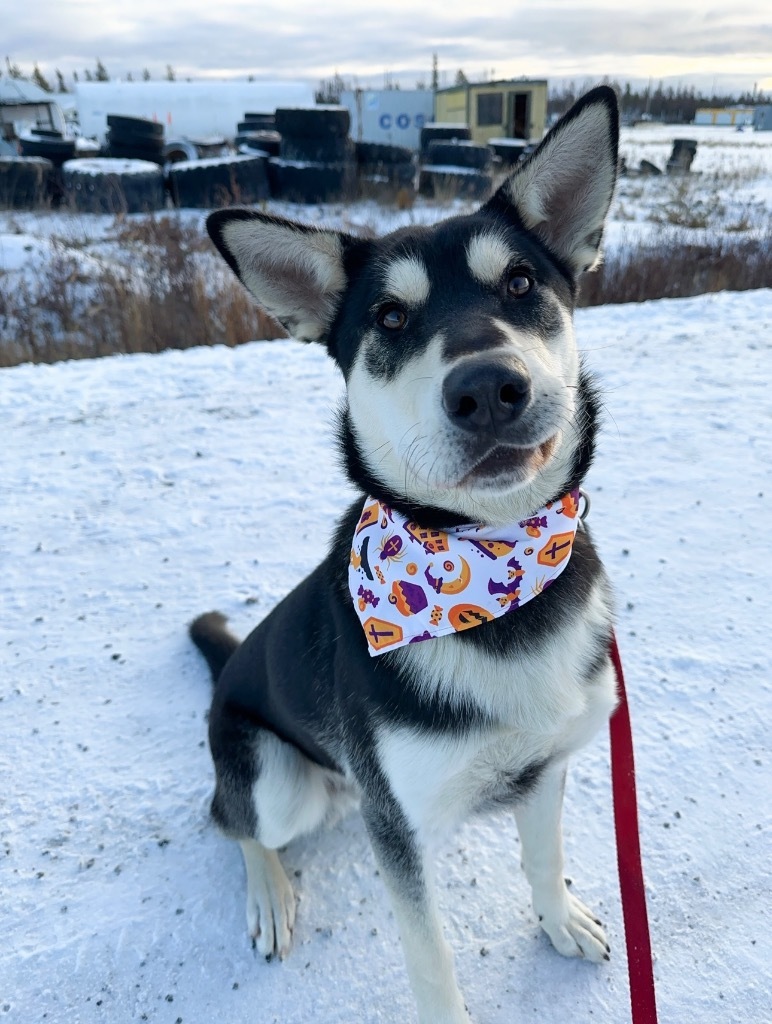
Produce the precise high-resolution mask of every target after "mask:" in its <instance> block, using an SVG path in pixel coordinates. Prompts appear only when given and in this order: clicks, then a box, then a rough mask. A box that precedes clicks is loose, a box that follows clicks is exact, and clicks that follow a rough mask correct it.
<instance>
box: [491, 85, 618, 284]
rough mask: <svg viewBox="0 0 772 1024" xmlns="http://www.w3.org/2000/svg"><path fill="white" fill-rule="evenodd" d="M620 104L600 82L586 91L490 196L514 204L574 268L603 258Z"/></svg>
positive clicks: (576, 272) (496, 204)
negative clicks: (604, 232) (602, 239)
mask: <svg viewBox="0 0 772 1024" xmlns="http://www.w3.org/2000/svg"><path fill="white" fill-rule="evenodd" d="M618 149H619V108H618V106H617V99H616V96H615V95H614V91H613V90H612V89H610V88H609V87H608V86H604V85H602V86H599V87H598V88H597V89H593V90H592V91H591V92H588V93H587V94H586V95H585V96H583V97H582V98H581V99H580V100H579V101H578V102H577V103H575V104H574V106H573V107H572V108H571V109H570V110H569V111H568V113H567V114H566V115H565V117H563V118H562V119H561V120H560V121H558V123H557V124H556V125H555V127H554V128H553V129H552V130H551V131H550V132H549V133H548V134H547V136H546V137H545V138H544V140H543V141H542V142H541V143H540V145H539V147H538V148H537V149H536V150H535V151H534V152H533V153H532V154H531V156H530V157H528V159H527V160H526V161H525V162H524V163H523V164H522V165H521V166H520V167H519V168H518V169H517V170H516V171H515V173H514V174H513V175H511V177H509V178H508V179H507V181H505V182H504V184H503V185H502V186H501V188H500V189H499V190H498V192H497V193H496V194H495V195H494V196H493V198H492V199H491V200H490V206H491V207H493V208H496V207H498V208H500V207H501V204H502V203H503V204H505V205H508V206H510V207H514V208H515V212H516V213H517V216H518V218H519V219H520V221H521V222H522V224H523V225H524V226H525V227H526V228H528V230H530V231H533V232H534V233H535V234H537V235H538V236H539V237H540V238H541V240H542V241H543V242H544V243H545V245H546V246H547V248H548V249H550V250H551V251H552V252H553V253H554V254H555V255H556V256H557V257H558V258H559V259H560V260H562V261H563V262H564V263H565V264H566V265H567V267H568V269H569V270H570V271H571V273H572V274H573V276H574V278H576V277H578V276H579V274H581V273H582V272H583V271H585V270H592V269H593V268H594V267H596V266H597V265H598V263H599V262H600V259H601V250H600V243H601V238H602V235H603V224H604V221H605V219H606V214H607V213H608V208H609V204H610V203H611V199H612V196H613V194H614V186H615V184H616V179H617V159H618Z"/></svg>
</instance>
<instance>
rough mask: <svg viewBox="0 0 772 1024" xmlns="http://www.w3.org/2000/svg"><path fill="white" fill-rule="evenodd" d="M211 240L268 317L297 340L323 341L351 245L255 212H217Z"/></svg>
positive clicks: (329, 234) (334, 235)
mask: <svg viewBox="0 0 772 1024" xmlns="http://www.w3.org/2000/svg"><path fill="white" fill-rule="evenodd" d="M206 227H207V230H208V232H209V237H210V238H211V239H212V241H213V242H214V244H215V245H216V246H217V248H218V249H219V250H220V253H221V254H222V256H223V257H224V259H225V260H226V261H227V263H228V265H229V266H230V267H231V269H232V270H233V271H234V272H235V273H236V275H237V277H238V278H239V280H240V281H241V282H242V284H244V285H245V286H246V287H247V288H248V289H249V291H250V292H251V293H252V294H253V295H254V297H255V298H256V299H257V301H258V302H259V303H260V305H261V306H262V307H263V309H265V311H266V312H267V313H270V314H271V316H273V317H275V318H276V319H277V320H278V321H279V323H281V324H282V326H283V327H285V328H286V329H287V331H288V332H289V333H290V334H291V335H292V337H293V338H298V339H299V340H301V341H324V340H325V338H326V336H327V332H328V331H329V329H330V326H331V324H332V321H333V319H334V317H335V312H336V310H337V307H338V302H339V300H340V296H341V294H342V292H343V290H344V288H345V286H346V272H345V269H344V253H345V250H346V248H347V247H348V246H349V245H351V244H354V242H355V240H354V239H353V238H349V237H348V236H347V235H343V234H341V233H339V232H337V231H324V230H320V229H318V228H311V227H306V226H305V225H303V224H295V223H293V222H292V221H289V220H284V219H283V218H281V217H269V216H268V215H267V214H263V213H257V212H255V211H254V210H238V209H236V210H218V211H217V212H216V213H212V214H210V216H209V217H208V218H207V221H206Z"/></svg>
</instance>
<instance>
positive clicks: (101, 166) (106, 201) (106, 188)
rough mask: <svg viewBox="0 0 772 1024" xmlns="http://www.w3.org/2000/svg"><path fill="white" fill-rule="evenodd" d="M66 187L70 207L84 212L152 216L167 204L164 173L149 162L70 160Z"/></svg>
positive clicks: (64, 176) (64, 181)
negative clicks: (149, 214) (148, 214)
mask: <svg viewBox="0 0 772 1024" xmlns="http://www.w3.org/2000/svg"><path fill="white" fill-rule="evenodd" d="M62 187H63V189H64V199H65V202H66V204H67V206H68V207H69V208H70V209H71V210H77V211H78V212H80V213H107V214H112V215H120V214H126V213H152V212H153V211H155V210H162V209H163V208H164V206H165V205H166V192H165V187H164V175H163V171H162V170H161V168H160V167H159V166H158V165H157V164H156V163H152V162H150V161H149V160H118V159H116V158H114V157H113V158H109V157H96V158H94V159H89V160H70V161H68V162H67V163H66V164H64V165H63V167H62Z"/></svg>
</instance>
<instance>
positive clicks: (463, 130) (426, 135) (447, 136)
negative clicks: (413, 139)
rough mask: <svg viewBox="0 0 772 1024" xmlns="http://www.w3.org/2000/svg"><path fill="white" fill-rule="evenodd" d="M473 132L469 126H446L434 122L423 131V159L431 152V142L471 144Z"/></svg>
mask: <svg viewBox="0 0 772 1024" xmlns="http://www.w3.org/2000/svg"><path fill="white" fill-rule="evenodd" d="M471 138H472V130H471V128H470V127H469V125H468V124H460V123H459V124H444V123H442V122H439V121H433V122H432V123H431V124H425V125H424V126H423V128H422V129H421V157H422V158H423V157H424V156H426V154H427V152H428V151H429V143H430V142H469V141H471Z"/></svg>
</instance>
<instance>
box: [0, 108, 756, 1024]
mask: <svg viewBox="0 0 772 1024" xmlns="http://www.w3.org/2000/svg"><path fill="white" fill-rule="evenodd" d="M682 136H688V137H694V138H698V139H699V148H698V152H697V158H696V159H695V163H694V167H695V169H696V170H697V171H698V172H700V173H695V174H693V175H689V176H688V177H687V178H686V179H669V178H665V177H663V178H659V179H637V178H627V179H623V180H622V182H621V183H620V189H619V193H618V196H617V199H616V200H615V203H614V207H613V209H612V219H611V223H610V226H609V231H608V233H607V250H608V252H609V258H613V255H614V253H615V252H619V251H621V249H623V248H624V247H625V246H626V245H628V244H629V243H630V241H631V240H635V239H637V238H641V237H644V238H650V239H651V240H652V241H656V240H657V239H660V238H662V237H666V236H667V233H668V232H675V231H678V232H684V233H686V234H688V237H690V238H699V237H702V235H703V234H704V233H705V232H710V231H712V232H713V233H714V234H715V232H717V231H721V230H732V231H734V232H736V233H737V234H743V233H746V234H748V235H753V234H757V233H759V232H763V231H765V230H768V226H769V223H770V209H771V208H772V133H765V134H764V133H751V132H744V133H737V132H733V131H731V130H729V129H722V128H699V129H698V128H695V127H694V126H688V127H686V128H684V126H673V127H672V128H666V127H663V126H645V127H642V128H636V129H625V130H623V132H622V152H623V153H625V155H626V156H627V158H628V165H629V166H631V167H634V166H637V160H638V159H641V158H646V159H654V161H655V162H657V163H659V164H660V166H662V165H664V162H665V160H666V159H667V157H668V155H669V153H670V148H671V145H672V138H673V137H682ZM216 162H218V163H219V162H221V161H216ZM83 163H84V162H83V161H79V162H78V169H81V168H82V167H83ZM176 166H177V167H178V168H179V165H176ZM679 204H680V205H679ZM469 205H470V204H466V203H464V202H462V201H455V202H454V203H450V204H446V205H443V206H436V205H433V204H431V203H426V202H424V201H423V200H421V199H419V200H418V201H417V202H416V205H415V206H414V208H413V209H412V210H407V211H400V212H397V211H395V210H393V209H389V208H388V207H384V206H379V205H377V204H374V203H358V204H340V205H331V206H319V207H316V206H315V207H299V206H296V205H294V204H290V203H278V202H272V203H270V204H269V208H270V211H271V212H273V213H277V214H279V215H283V216H287V217H295V218H300V219H303V220H304V221H305V222H307V223H314V224H319V225H330V224H332V225H333V226H341V225H342V226H344V227H345V229H346V230H358V229H362V230H364V231H375V232H381V231H387V230H391V229H394V228H396V227H399V226H402V225H408V224H430V223H432V222H433V221H435V220H437V219H438V218H439V217H441V216H447V215H450V214H453V213H460V212H463V211H464V210H466V209H468V208H469ZM703 209H705V210H707V211H708V212H709V213H710V218H709V223H708V225H707V226H706V227H705V228H702V227H691V228H687V227H685V226H684V225H683V224H679V223H678V222H677V221H678V215H679V211H685V213H686V214H688V215H689V216H694V215H695V214H699V212H700V210H703ZM663 210H665V211H667V213H668V217H669V218H670V220H668V221H667V222H665V223H662V211H663ZM177 216H179V217H180V218H182V219H183V221H184V222H186V223H191V224H195V225H199V226H200V225H201V223H202V221H203V216H204V215H203V214H202V213H201V212H200V211H181V212H180V213H179V214H177ZM132 219H133V218H132ZM696 219H698V218H695V220H696ZM673 220H675V223H673V222H672V221H673ZM741 225H744V226H741ZM115 230H116V226H115V218H113V217H107V216H99V215H84V214H73V213H68V214H64V213H58V214H51V213H15V212H14V213H0V268H1V269H0V274H2V275H4V280H5V283H6V284H7V285H8V286H9V287H10V290H11V292H13V289H15V288H20V287H22V286H26V287H28V288H30V289H31V290H32V293H33V295H34V294H35V292H34V289H35V287H36V284H37V282H38V272H39V270H40V269H41V268H42V267H44V266H45V265H46V264H47V263H50V262H51V261H54V260H63V259H66V260H67V261H74V262H75V264H76V265H77V268H78V273H79V274H80V275H81V276H82V278H83V281H84V284H83V287H85V288H88V287H92V285H91V284H90V282H93V281H94V280H96V279H97V278H98V275H99V272H100V268H102V267H104V266H108V267H110V268H120V267H123V266H127V267H129V266H131V267H132V273H133V274H134V275H136V280H137V282H138V286H139V285H140V283H141V281H142V275H141V272H140V270H141V263H142V260H141V258H138V257H137V255H136V252H135V251H133V250H131V249H130V248H127V246H126V243H121V242H118V241H116V235H115ZM217 266H218V268H219V267H220V263H219V262H218V264H217ZM223 269H227V268H224V265H223ZM218 272H219V271H218ZM215 279H216V278H215V276H214V273H213V278H212V280H213V281H214V280H215ZM1 327H2V321H1V320H0V328H1ZM577 330H578V334H579V337H580V343H581V346H582V348H583V349H584V351H585V353H586V358H587V359H588V361H589V363H590V365H591V366H592V367H593V368H594V369H595V370H596V371H597V372H598V374H599V376H600V379H601V383H602V385H603V389H604V431H603V435H602V438H601V444H600V450H599V454H598V458H597V460H596V463H595V466H594V467H593V469H592V471H591V473H590V476H589V478H588V481H587V486H588V490H589V493H590V496H591V498H592V512H591V516H590V526H591V528H592V529H593V531H594V535H595V537H596V540H597V543H598V545H599V547H600V550H601V553H602V555H603V557H604V560H605V561H606V563H607V565H608V568H609V571H610V573H611V575H612V577H613V579H614V581H615V584H616V589H617V598H618V635H619V642H620V647H621V650H622V656H623V659H624V662H625V667H626V672H627V685H628V691H629V696H630V702H631V707H632V714H633V727H634V733H635V741H636V757H637V766H638V773H639V778H638V793H639V799H640V804H641V830H642V845H643V853H644V867H645V873H646V879H647V894H648V900H649V912H650V917H651V925H652V940H653V945H654V951H655V957H656V965H655V970H656V977H657V985H658V999H659V1005H660V1017H661V1020H662V1022H663V1024H665V1022H674V1024H714V1022H715V1024H719V1022H721V1024H739V1022H742V1024H746V1022H751V1021H752V1022H754V1024H755V1022H767V1021H769V1020H772V1013H771V1012H770V998H769V992H770V987H771V982H772V977H771V972H770V967H769V964H770V962H771V961H772V938H770V929H769V923H768V908H769V900H770V893H771V892H772V870H771V869H770V861H769V841H770V831H771V830H772V800H770V791H771V789H772V786H771V785H770V748H769V740H768V734H769V725H768V723H769V721H770V715H771V714H772V684H770V678H769V656H768V642H769V641H768V637H769V622H770V618H769V597H768V594H769V584H770V571H769V558H768V555H767V552H766V547H765V539H766V538H765V528H766V522H767V520H768V511H767V504H768V501H769V493H768V492H769V480H770V468H771V466H772V438H771V437H770V431H769V422H770V414H771V413H772V400H770V391H769V386H768V382H769V380H770V375H771V374H772V359H771V358H770V351H771V349H772V342H771V341H770V339H771V338H772V290H764V291H757V292H742V293H736V294H728V293H722V294H718V295H712V296H703V297H698V298H694V299H681V300H667V301H660V302H651V303H644V304H640V305H631V306H610V307H602V308H595V309H588V310H581V311H579V313H578V314H577ZM341 387H342V385H341V382H340V379H339V375H338V373H337V371H336V370H335V368H334V366H333V364H332V363H331V361H330V360H329V359H328V358H327V357H326V356H325V354H324V352H323V351H322V350H321V349H320V348H317V347H314V346H303V345H300V344H298V343H297V342H293V341H282V342H272V343H254V344H251V345H247V346H243V347H241V348H239V349H234V350H230V349H224V348H199V349H190V350H187V351H184V352H180V351H172V352H166V353H164V354H162V355H158V356H146V355H139V356H130V357H128V356H126V357H121V356H118V357H114V358H110V359H102V360H96V361H91V360H83V361H78V362H73V363H59V364H56V365H53V366H45V365H41V366H32V365H26V366H19V367H16V368H14V369H10V370H8V369H5V370H3V371H2V387H1V388H0V416H1V417H2V423H3V426H4V430H5V433H6V436H7V441H6V444H5V445H4V448H3V473H2V476H1V477H0V531H1V533H0V535H1V536H2V538H3V553H2V561H1V562H0V564H1V565H2V576H0V605H1V606H2V608H3V615H2V617H0V659H1V661H0V664H1V666H2V672H0V720H1V721H2V730H3V731H2V736H3V743H2V744H0V775H1V776H2V778H3V779H4V787H3V795H2V803H0V870H1V873H0V891H1V892H2V899H0V934H2V936H3V940H4V941H3V943H2V945H0V1022H5V1021H8V1022H9V1024H10V1022H13V1024H16V1022H23V1024H28V1022H37V1021H43V1020H45V1021H46V1022H47V1024H91V1022H103V1021H110V1022H111V1024H129V1022H132V1024H133V1022H135V1021H141V1020H148V1021H153V1022H158V1024H167V1022H168V1024H176V1022H177V1021H184V1022H185V1024H202V1022H207V1021H209V1020H212V1019H217V1020H220V1019H221V1020H223V1021H227V1022H228V1024H255V1022H259V1024H274V1022H281V1024H308V1022H310V1021H314V1022H319V1024H350V1022H352V1021H357V1022H362V1024H371V1022H373V1024H374V1022H384V1024H385V1022H389V1024H390V1022H393V1021H395V1020H405V1021H409V1022H412V1021H415V1010H414V1007H413V1001H412V997H411V995H410V991H409V988H408V983H407V979H406V974H405V969H404V965H403V962H402V954H401V951H400V947H399V943H398V939H397V935H396V929H395V925H394V920H393V918H392V916H391V912H390V909H389V904H388V899H387V897H386V895H385V893H384V890H383V886H382V883H381V880H380V879H379V877H377V875H376V870H375V866H374V863H373V859H372V856H371V854H370V852H369V848H368V844H367V840H366V837H365V834H364V831H363V828H362V825H361V823H360V821H359V819H358V817H357V816H356V815H354V816H352V817H350V818H348V819H346V820H345V821H344V822H342V823H340V824H339V825H338V826H336V827H335V828H334V829H332V830H330V831H326V832H322V833H319V834H316V835H314V836H311V837H308V838H307V839H304V840H301V841H299V842H296V843H293V844H292V845H291V846H290V847H289V848H288V849H287V850H286V851H285V853H284V854H283V855H282V856H283V860H284V863H285V866H286V867H287V869H288V871H289V873H290V876H291V878H292V880H293V883H294V885H295V887H296V889H297V891H298V894H299V896H300V904H299V913H298V923H297V930H296V936H295V949H294V951H293V953H292V955H291V956H290V958H289V959H288V960H287V962H286V963H284V964H270V965H268V964H265V963H264V962H262V961H261V960H259V958H256V957H255V955H254V954H253V952H252V950H251V948H250V945H249V942H248V940H247V936H246V926H245V920H244V872H243V867H242V864H241V856H240V853H239V851H238V848H237V847H236V846H235V844H233V843H231V842H229V841H228V840H226V839H224V838H223V837H221V836H220V835H219V834H218V832H217V830H216V829H215V828H214V827H213V826H212V824H211V823H210V821H209V818H208V800H209V797H210V794H211V789H212V768H211V763H210V759H209V754H208V751H207V749H206V720H205V716H206V711H207V706H208V701H209V697H210V687H209V682H208V678H207V673H206V669H205V666H204V663H203V660H202V659H201V658H200V656H199V655H198V653H197V652H196V651H195V650H194V649H193V648H192V645H191V643H190V642H189V641H188V639H187V636H186V632H185V627H186V623H187V622H189V621H190V619H191V618H192V617H193V616H194V615H196V614H197V613H199V612H201V611H204V610H207V609H209V608H212V607H218V608H220V609H221V610H222V611H223V612H225V613H226V614H228V615H229V616H230V617H231V620H232V623H233V626H234V628H235V629H236V630H237V631H239V632H240V633H241V634H244V633H246V631H247V630H249V629H250V628H251V627H252V626H253V625H254V624H255V623H256V622H257V621H259V619H260V618H261V617H262V616H263V615H264V614H266V613H267V612H268V611H269V610H270V608H271V607H272V606H273V605H274V604H275V603H276V602H277V601H278V600H279V599H280V598H281V597H282V596H283V595H284V594H285V593H286V592H287V590H288V589H289V588H290V587H291V586H292V585H293V584H294V583H295V582H297V581H298V580H300V579H301V578H302V576H303V575H304V574H305V573H306V572H308V571H309V570H310V569H311V568H312V567H313V566H314V565H315V564H316V562H317V560H318V559H319V557H320V556H321V553H322V551H323V550H324V547H325V545H326V543H327V541H328V539H329V537H330V534H331V531H332V529H333V525H334V523H335V518H336V515H337V514H338V512H339V511H340V509H341V508H342V507H343V506H344V505H345V503H346V501H347V500H348V498H349V497H350V496H351V493H352V491H351V488H350V486H349V485H348V484H347V483H346V482H345V480H344V479H343V478H342V476H341V473H340V470H339V468H338V464H337V459H336V456H335V452H334V446H333V440H332V434H333V431H332V426H331V423H332V419H333V410H334V408H335V406H336V403H337V401H338V399H339V396H340V394H341ZM565 833H566V847H567V865H568V871H569V873H570V874H571V876H572V877H573V878H574V879H575V883H574V884H575V886H576V890H577V892H578V893H579V895H580V896H581V897H582V898H584V899H585V900H586V902H588V903H589V904H590V905H591V906H592V907H593V908H594V909H595V910H596V911H597V912H598V913H599V915H600V916H601V917H602V918H603V919H604V921H605V922H606V925H607V929H608V933H609V937H610V941H611V944H612V951H613V952H612V960H611V963H610V964H609V965H607V966H605V967H602V968H596V967H593V966H591V965H588V964H586V963H580V962H575V961H567V960H564V959H562V958H561V957H559V956H558V955H557V954H556V953H554V952H553V951H552V949H551V948H550V946H549V942H548V940H546V939H545V938H544V937H543V936H542V935H541V934H540V932H539V928H538V924H537V922H536V920H535V919H534V916H533V913H532V912H531V910H530V908H529V904H528V892H527V886H526V883H525V880H524V878H523V876H522V874H521V872H520V869H519V866H518V862H519V848H518V840H517V835H516V830H515V828H514V824H513V822H512V820H511V817H510V816H508V815H506V814H501V815H498V816H490V817H485V818H482V819H480V820H478V821H475V822H472V823H469V824H468V825H466V826H465V827H464V828H463V829H462V830H461V831H460V832H459V833H458V834H456V835H454V836H450V837H448V839H447V841H446V842H445V843H443V844H442V845H441V846H440V847H439V849H438V850H437V854H436V875H437V886H438V891H439V898H440V902H441V906H442V911H443V917H444V920H445V924H446V931H447V934H448V937H449V939H450V941H451V943H452V946H453V948H454V951H455V954H456V961H457V968H458V973H459V978H460V982H461V985H462V988H463V991H464V994H465V996H466V999H467V1002H468V1004H469V1007H470V1010H471V1013H472V1016H473V1020H474V1021H475V1022H476V1024H512V1022H513V1021H520V1020H523V1021H528V1020H539V1021H540V1022H542V1024H564V1022H565V1021H567V1020H571V1021H572V1022H573V1024H594V1022H597V1021H599V1020H604V1021H607V1022H610V1024H624V1022H626V1021H629V1019H630V1018H629V1010H628V989H627V974H626V962H625V951H624V933H623V929H622V920H621V911H620V906H619V893H618V887H617V882H616V867H615V855H614V837H613V827H612V816H611V797H610V789H609V784H608V747H607V741H606V738H605V736H600V737H598V739H597V740H596V741H595V742H593V743H592V744H591V745H590V746H589V747H588V748H587V749H586V750H585V751H584V752H583V753H582V754H581V755H580V756H578V757H577V758H575V760H574V762H573V765H572V769H571V772H570V776H569V781H568V789H567V806H566V815H565Z"/></svg>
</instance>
